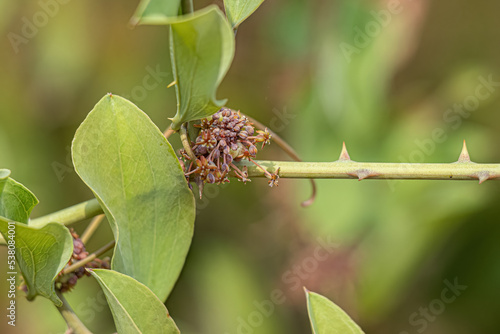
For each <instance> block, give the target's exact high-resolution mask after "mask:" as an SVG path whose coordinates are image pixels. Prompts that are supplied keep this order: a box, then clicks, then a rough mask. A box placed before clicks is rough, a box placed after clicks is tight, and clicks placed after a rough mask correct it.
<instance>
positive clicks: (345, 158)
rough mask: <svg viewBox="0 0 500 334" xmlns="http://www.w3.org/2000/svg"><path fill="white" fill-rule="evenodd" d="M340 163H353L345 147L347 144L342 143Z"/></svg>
mask: <svg viewBox="0 0 500 334" xmlns="http://www.w3.org/2000/svg"><path fill="white" fill-rule="evenodd" d="M338 161H351V157H349V153H348V152H347V148H346V147H345V142H342V151H341V152H340V156H339V160H338Z"/></svg>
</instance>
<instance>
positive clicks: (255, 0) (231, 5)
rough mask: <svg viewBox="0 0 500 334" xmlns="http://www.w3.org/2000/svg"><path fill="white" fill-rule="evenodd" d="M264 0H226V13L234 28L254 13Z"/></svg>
mask: <svg viewBox="0 0 500 334" xmlns="http://www.w3.org/2000/svg"><path fill="white" fill-rule="evenodd" d="M263 2H264V0H224V8H226V15H227V18H228V19H229V22H231V25H232V26H233V28H236V27H238V26H239V25H240V23H241V22H243V21H245V20H246V19H247V18H248V17H249V16H250V15H252V13H253V12H255V11H256V10H257V8H259V6H260V5H261V4H262V3H263Z"/></svg>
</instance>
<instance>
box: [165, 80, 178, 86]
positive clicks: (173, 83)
mask: <svg viewBox="0 0 500 334" xmlns="http://www.w3.org/2000/svg"><path fill="white" fill-rule="evenodd" d="M176 84H177V80H174V81H172V82H171V83H169V84H168V85H167V88H170V87H172V86H174V85H176Z"/></svg>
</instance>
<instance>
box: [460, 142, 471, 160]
mask: <svg viewBox="0 0 500 334" xmlns="http://www.w3.org/2000/svg"><path fill="white" fill-rule="evenodd" d="M457 162H458V163H469V162H471V160H470V156H469V151H467V144H466V143H465V139H464V144H463V146H462V152H460V156H459V157H458V161H457Z"/></svg>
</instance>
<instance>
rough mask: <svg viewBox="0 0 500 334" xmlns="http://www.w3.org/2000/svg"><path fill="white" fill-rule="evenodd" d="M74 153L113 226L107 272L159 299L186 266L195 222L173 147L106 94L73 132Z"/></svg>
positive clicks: (127, 106)
mask: <svg viewBox="0 0 500 334" xmlns="http://www.w3.org/2000/svg"><path fill="white" fill-rule="evenodd" d="M72 155H73V163H74V166H75V169H76V171H77V173H78V175H80V177H81V178H82V180H83V181H84V182H85V183H86V184H87V185H88V186H89V187H90V188H91V189H92V191H93V192H94V194H95V196H96V197H97V199H98V200H99V201H100V203H101V206H102V207H103V209H104V211H105V212H106V216H107V217H108V220H109V221H110V223H111V227H112V229H113V233H114V235H115V239H116V246H115V252H114V256H113V260H112V268H113V269H114V270H116V271H119V272H121V273H124V274H127V275H130V276H132V277H133V278H135V279H136V280H138V281H139V282H141V283H143V284H145V285H146V286H148V287H149V288H150V289H151V290H152V291H153V292H154V293H155V294H156V295H157V296H158V298H160V299H161V300H162V301H164V300H165V299H166V298H167V296H168V295H169V293H170V291H171V290H172V288H173V286H174V283H175V281H176V280H177V277H178V276H179V274H180V272H181V269H182V267H183V265H184V260H185V258H186V255H187V252H188V250H189V246H190V244H191V238H192V236H193V228H194V218H195V207H194V197H193V194H192V192H191V191H190V190H189V188H188V185H187V182H186V179H185V177H184V173H183V171H182V169H181V167H180V165H179V161H178V159H177V157H176V155H175V153H174V150H173V149H172V147H171V146H170V144H169V143H168V141H167V140H166V139H165V137H164V136H163V134H162V132H161V131H160V130H159V129H158V128H157V127H156V126H155V125H154V124H153V122H152V121H151V120H150V119H149V117H148V116H147V115H146V114H144V113H143V112H142V111H141V110H140V109H139V108H137V107H136V106H135V105H134V104H132V103H131V102H129V101H127V100H125V99H124V98H122V97H119V96H116V95H111V94H109V95H106V96H105V97H104V98H102V99H101V101H99V102H98V103H97V105H96V106H95V107H94V109H93V110H92V111H91V112H90V113H89V115H88V116H87V118H86V119H85V121H84V122H83V123H82V124H81V125H80V127H79V128H78V130H77V131H76V134H75V138H74V140H73V145H72Z"/></svg>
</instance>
